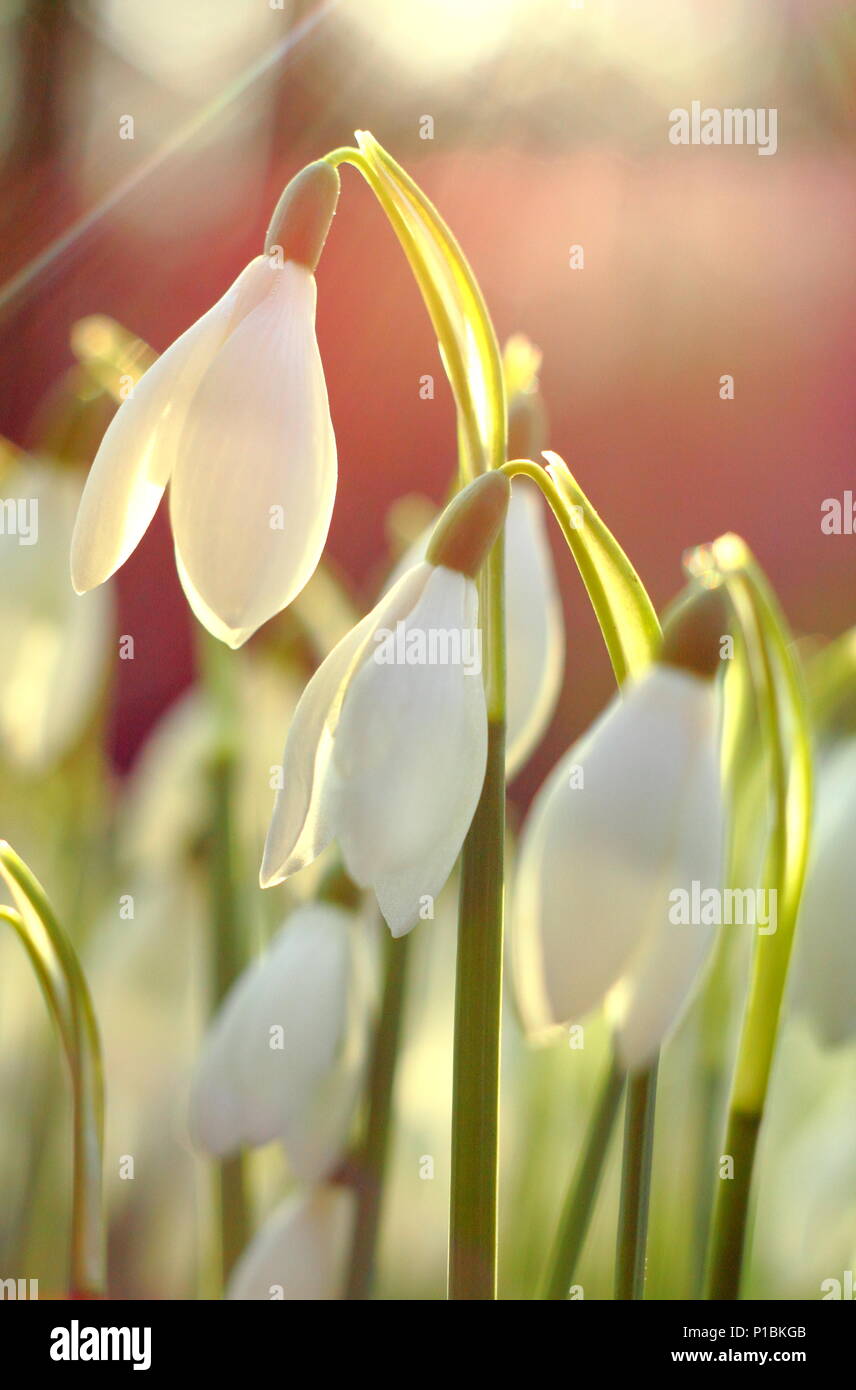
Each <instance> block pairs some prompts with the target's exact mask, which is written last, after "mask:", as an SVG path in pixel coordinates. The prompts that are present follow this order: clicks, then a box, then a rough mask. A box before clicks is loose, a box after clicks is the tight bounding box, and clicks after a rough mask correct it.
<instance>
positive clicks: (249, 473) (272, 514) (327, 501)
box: [170, 262, 337, 646]
mask: <svg viewBox="0 0 856 1390" xmlns="http://www.w3.org/2000/svg"><path fill="white" fill-rule="evenodd" d="M268 274H269V275H270V276H271V277H272V279H273V282H274V283H273V288H272V290H271V291H270V293H269V294H267V295H266V296H265V298H264V299H263V300H262V302H261V303H260V304H259V305H258V306H257V307H256V308H254V309H253V310H252V311H251V312H250V313H248V314H247V315H246V317H245V318H243V319H242V321H241V322H240V323H239V324H238V326H237V327H236V328H235V330H234V331H233V332H232V333H230V335H229V337H228V339H227V341H226V342H225V343H224V345H223V347H222V348H221V350H220V351H219V352H218V353H217V355H216V357H215V358H214V359H213V361H212V362H211V364H210V366H209V368H208V371H207V372H206V373H205V375H204V377H203V379H202V381H201V384H200V385H199V388H198V390H197V392H196V394H195V396H194V398H193V401H192V404H191V406H190V408H189V410H188V412H187V417H186V420H185V423H184V428H183V430H182V434H181V440H180V445H179V455H178V459H177V464H176V467H175V469H174V472H173V475H172V479H171V483H170V516H171V519H172V528H173V536H174V539H175V547H176V552H177V555H178V556H179V557H180V573H181V575H182V581H183V582H184V583H185V585H186V587H187V589H188V598H190V599H191V600H192V603H193V606H194V609H195V611H196V612H197V615H198V616H199V617H200V618H201V619H202V621H203V622H206V624H207V625H208V626H210V627H211V628H212V630H215V629H216V630H217V633H218V635H219V634H220V633H221V632H222V630H223V629H225V630H226V631H227V632H228V633H229V634H230V635H231V636H230V639H229V640H230V642H231V645H233V646H238V645H240V643H241V642H242V641H245V640H246V637H247V636H248V635H250V634H251V633H253V632H255V631H256V629H257V628H259V627H260V626H261V625H262V623H264V622H267V620H268V619H269V618H272V617H273V616H274V614H276V613H278V612H280V610H281V609H283V608H285V607H286V606H287V604H289V603H290V602H291V600H292V599H293V598H294V597H295V596H296V595H297V594H298V593H299V592H300V590H301V589H302V588H303V587H304V585H305V584H306V582H307V581H308V580H309V579H310V578H311V576H312V574H313V572H314V570H315V568H316V566H317V564H318V560H319V558H320V556H321V552H322V550H323V549H324V544H325V541H326V539H327V532H328V530H329V526H330V517H331V514H332V511H333V502H334V499H335V494H336V477H337V467H336V441H335V438H334V435H333V427H332V423H331V421H330V409H329V405H328V402H327V387H326V384H325V381H324V371H323V367H322V365H321V358H320V355H319V352H318V345H317V342H316V340H315V298H316V291H315V280H314V277H313V276H312V274H311V273H310V272H309V271H308V270H306V269H304V268H303V267H301V266H297V265H295V264H293V263H292V262H286V264H285V265H284V266H283V267H282V268H281V269H271V270H269V271H268ZM209 615H210V616H209Z"/></svg>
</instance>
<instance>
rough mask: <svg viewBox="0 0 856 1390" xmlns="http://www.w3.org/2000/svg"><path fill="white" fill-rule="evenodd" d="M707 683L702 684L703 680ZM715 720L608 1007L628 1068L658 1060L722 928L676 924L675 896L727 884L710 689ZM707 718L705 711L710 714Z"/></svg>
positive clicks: (703, 736) (696, 757)
mask: <svg viewBox="0 0 856 1390" xmlns="http://www.w3.org/2000/svg"><path fill="white" fill-rule="evenodd" d="M699 684H702V683H701V682H699ZM703 693H704V694H706V695H708V696H709V699H708V701H707V704H708V713H707V718H708V720H709V724H708V728H707V730H705V729H704V726H703V724H702V725H701V726H700V729H699V737H698V738H697V741H696V742H695V744H694V746H693V748H692V750H691V752H690V758H691V760H692V761H691V765H690V766H689V767H688V774H689V775H688V777H687V781H686V786H685V791H684V795H683V797H682V799H681V805H680V821H679V824H678V828H677V840H676V844H675V848H674V854H673V858H672V859H671V861H670V864H669V866H668V869H667V871H666V873H665V874H664V879H665V880H667V881H664V882H663V884H662V892H661V895H660V898H659V901H658V900H657V899H656V898H654V899H653V903H652V908H653V917H652V923H651V928H650V930H649V931H648V932H647V933H646V936H645V939H644V941H643V942H642V946H641V950H640V951H639V953H638V954H637V956H636V957H635V958H634V960H633V961H632V962H631V965H630V968H629V970H628V971H627V973H626V975H625V976H624V978H623V979H622V980H620V981H619V983H618V985H617V986H616V988H615V990H614V992H613V995H612V996H611V998H610V1000H608V1001H607V1013H608V1016H609V1017H610V1019H611V1022H612V1023H613V1026H614V1028H615V1035H616V1042H617V1045H618V1053H619V1056H620V1058H621V1060H622V1062H623V1063H624V1065H625V1067H627V1068H628V1069H630V1070H637V1069H639V1068H641V1067H645V1066H647V1065H648V1064H649V1063H650V1062H652V1061H653V1059H654V1056H655V1054H656V1052H657V1049H658V1048H659V1047H660V1045H661V1044H662V1042H663V1040H664V1038H666V1037H667V1036H668V1034H669V1032H670V1031H671V1029H672V1028H673V1026H674V1025H675V1023H676V1022H677V1020H678V1019H679V1017H680V1016H681V1014H682V1013H683V1011H684V1008H685V1006H686V1004H687V1001H688V999H689V998H690V996H691V995H692V993H693V992H694V991H695V989H696V988H697V987H698V984H699V981H700V979H701V976H702V973H703V967H704V965H705V964H706V962H707V959H708V956H709V955H710V951H711V949H712V947H713V943H714V940H715V937H716V933H717V930H718V927H717V926H716V925H709V924H705V923H699V922H694V923H689V924H686V925H683V924H682V925H678V924H676V923H674V922H673V921H672V920H671V919H670V915H669V906H670V897H669V895H670V894H671V893H672V892H673V890H674V889H677V888H680V889H684V890H685V891H686V892H688V893H689V892H690V891H691V886H692V884H693V883H698V884H700V885H701V886H702V887H704V888H713V889H718V888H721V886H722V884H723V881H724V834H723V832H724V824H725V814H724V808H723V803H722V779H721V774H720V766H719V758H718V756H717V753H718V749H717V738H716V734H717V718H718V711H717V708H716V703H715V692H714V689H713V687H712V686H710V684H709V683H708V688H707V689H706V690H704V691H703ZM702 718H704V711H703V710H702Z"/></svg>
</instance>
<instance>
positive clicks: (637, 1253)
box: [615, 1061, 658, 1300]
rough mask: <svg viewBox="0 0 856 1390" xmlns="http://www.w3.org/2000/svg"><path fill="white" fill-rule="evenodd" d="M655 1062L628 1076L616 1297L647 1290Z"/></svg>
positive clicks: (641, 1294)
mask: <svg viewBox="0 0 856 1390" xmlns="http://www.w3.org/2000/svg"><path fill="white" fill-rule="evenodd" d="M657 1068H658V1063H657V1061H654V1062H653V1063H652V1064H651V1066H650V1067H646V1068H645V1069H644V1070H643V1071H640V1072H634V1073H631V1075H630V1076H628V1078H627V1104H626V1107H625V1111H624V1154H623V1159H622V1166H621V1204H620V1208H619V1215H618V1242H617V1245H616V1253H615V1297H616V1299H619V1300H623V1299H641V1298H643V1297H644V1292H645V1247H646V1244H647V1240H648V1209H649V1205H650V1197H651V1163H652V1158H653V1150H654V1117H655V1109H656V1103H657Z"/></svg>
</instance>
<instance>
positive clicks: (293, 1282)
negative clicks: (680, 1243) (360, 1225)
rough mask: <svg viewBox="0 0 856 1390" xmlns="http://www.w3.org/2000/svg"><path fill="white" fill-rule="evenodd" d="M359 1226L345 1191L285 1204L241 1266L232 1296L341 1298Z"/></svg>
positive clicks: (325, 1190)
mask: <svg viewBox="0 0 856 1390" xmlns="http://www.w3.org/2000/svg"><path fill="white" fill-rule="evenodd" d="M352 1223H353V1194H352V1193H351V1192H349V1191H348V1190H347V1189H346V1188H342V1187H321V1188H315V1189H310V1190H309V1191H308V1192H298V1193H296V1194H295V1195H294V1196H292V1197H289V1198H288V1199H287V1200H286V1201H285V1202H283V1203H282V1205H281V1206H279V1207H278V1208H277V1209H276V1211H275V1212H274V1213H273V1215H272V1216H271V1217H269V1218H268V1220H267V1221H266V1222H265V1224H264V1225H263V1226H262V1227H261V1229H260V1230H259V1231H258V1232H257V1234H256V1236H255V1237H254V1239H253V1240H252V1241H251V1243H250V1245H248V1247H247V1249H246V1250H245V1251H244V1253H243V1254H242V1256H241V1258H240V1259H239V1261H238V1263H237V1264H236V1266H235V1268H234V1270H233V1272H232V1276H231V1278H230V1280H229V1286H228V1289H227V1291H226V1297H227V1298H229V1299H234V1300H251V1299H265V1300H270V1299H272V1298H282V1299H286V1300H289V1301H291V1300H298V1301H310V1302H324V1301H329V1300H332V1299H337V1298H339V1297H341V1295H342V1290H343V1283H344V1274H345V1262H346V1259H347V1251H348V1242H349V1238H350V1232H351V1227H352Z"/></svg>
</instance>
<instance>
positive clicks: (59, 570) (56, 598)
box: [0, 459, 113, 773]
mask: <svg viewBox="0 0 856 1390" xmlns="http://www.w3.org/2000/svg"><path fill="white" fill-rule="evenodd" d="M2 492H3V501H2V508H3V527H2V531H0V748H2V752H3V754H4V755H5V757H6V758H7V759H8V760H9V762H10V763H12V764H14V765H15V766H16V767H18V768H20V769H22V770H24V771H26V772H30V773H43V772H45V771H47V770H48V769H49V768H50V767H51V766H52V765H53V764H55V763H56V762H57V761H58V760H59V759H60V758H62V757H63V756H64V755H65V754H66V753H68V752H70V750H71V749H72V747H73V746H74V744H75V742H76V740H77V739H78V738H79V737H80V736H81V734H82V733H83V732H84V729H85V727H86V724H87V721H88V720H89V719H90V718H91V717H92V715H93V713H94V711H95V707H96V703H97V700H98V697H99V695H100V693H101V691H102V689H103V687H104V684H105V681H106V676H107V665H108V660H109V656H110V649H111V645H112V640H113V604H112V600H111V597H110V595H109V594H107V593H106V592H101V593H98V594H92V595H88V596H87V598H86V599H85V600H84V601H82V602H81V601H80V600H79V599H76V598H75V596H74V594H73V593H72V592H71V591H70V589H69V586H68V570H67V563H66V558H65V557H66V556H67V554H68V547H69V544H70V540H71V533H72V528H73V526H74V516H75V512H76V510H77V506H78V503H79V501H80V492H81V485H80V483H79V481H78V479H77V476H76V474H75V473H74V471H73V470H71V469H65V468H60V467H57V466H56V465H53V464H51V463H48V462H46V461H43V460H41V459H26V460H23V459H22V460H20V461H19V462H16V463H14V464H11V465H8V466H5V467H4V468H3V470H2Z"/></svg>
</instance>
